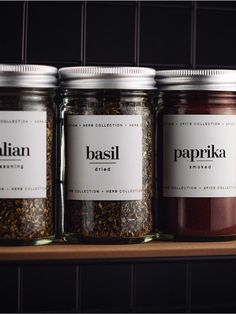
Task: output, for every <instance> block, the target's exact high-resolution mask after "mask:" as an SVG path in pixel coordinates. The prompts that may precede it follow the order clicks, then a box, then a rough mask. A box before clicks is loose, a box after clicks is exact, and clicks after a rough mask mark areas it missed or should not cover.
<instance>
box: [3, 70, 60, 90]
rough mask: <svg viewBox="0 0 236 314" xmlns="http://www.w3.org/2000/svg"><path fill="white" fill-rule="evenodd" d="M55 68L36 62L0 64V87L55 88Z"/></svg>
mask: <svg viewBox="0 0 236 314" xmlns="http://www.w3.org/2000/svg"><path fill="white" fill-rule="evenodd" d="M57 72H58V71H57V68H56V67H53V66H48V65H37V64H0V87H20V88H55V87H56V86H57Z"/></svg>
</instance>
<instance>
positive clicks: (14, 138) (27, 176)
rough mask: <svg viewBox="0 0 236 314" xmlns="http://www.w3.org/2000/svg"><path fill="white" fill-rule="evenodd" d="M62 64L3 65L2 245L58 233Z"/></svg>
mask: <svg viewBox="0 0 236 314" xmlns="http://www.w3.org/2000/svg"><path fill="white" fill-rule="evenodd" d="M56 75H57V69H56V68H54V67H49V66H41V65H7V64H1V65H0V245H5V244H7V245H11V244H12V245H18V244H19V245H21V244H23V245H28V244H30V245H31V244H37V245H38V244H46V243H49V242H51V241H52V240H53V238H54V214H53V205H54V201H53V200H54V191H53V189H54V160H53V150H54V109H55V108H54V103H53V97H54V89H55V87H56V83H57V79H56Z"/></svg>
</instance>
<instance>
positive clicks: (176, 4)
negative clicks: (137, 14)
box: [141, 1, 192, 8]
mask: <svg viewBox="0 0 236 314" xmlns="http://www.w3.org/2000/svg"><path fill="white" fill-rule="evenodd" d="M141 4H142V5H143V6H155V7H158V6H164V7H181V8H182V7H191V6H192V1H141Z"/></svg>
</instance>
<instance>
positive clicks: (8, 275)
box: [0, 265, 18, 313]
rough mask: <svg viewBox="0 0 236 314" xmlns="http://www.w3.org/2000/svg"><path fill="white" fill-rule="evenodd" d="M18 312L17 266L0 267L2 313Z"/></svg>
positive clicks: (0, 307)
mask: <svg viewBox="0 0 236 314" xmlns="http://www.w3.org/2000/svg"><path fill="white" fill-rule="evenodd" d="M17 311H18V269H17V266H11V265H0V313H4V312H5V313H9V312H11V313H12V312H17Z"/></svg>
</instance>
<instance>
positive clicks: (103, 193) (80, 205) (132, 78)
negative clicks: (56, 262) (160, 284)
mask: <svg viewBox="0 0 236 314" xmlns="http://www.w3.org/2000/svg"><path fill="white" fill-rule="evenodd" d="M59 76H60V80H61V88H62V91H63V103H62V107H61V113H62V120H63V128H62V131H63V143H62V147H63V151H62V183H63V186H62V194H63V196H64V200H63V203H64V206H63V207H64V208H63V210H64V221H63V228H64V237H65V240H66V241H69V242H77V241H80V242H91V243H116V242H117V243H122V242H124V243H132V242H147V241H149V240H151V239H152V234H153V204H152V202H153V106H154V105H153V99H154V98H153V96H154V91H155V79H154V77H155V70H153V69H149V68H137V67H136V68H135V67H110V68H108V67H74V68H62V69H60V70H59Z"/></svg>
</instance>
